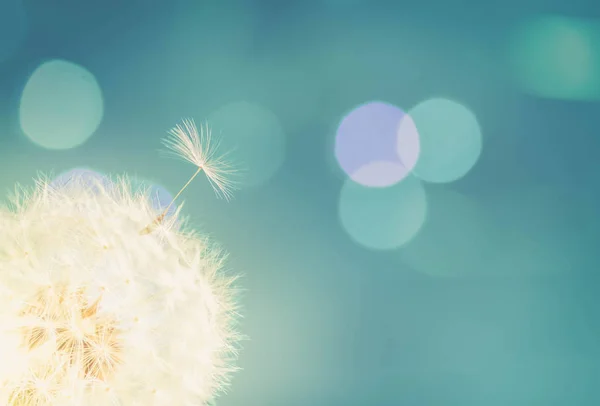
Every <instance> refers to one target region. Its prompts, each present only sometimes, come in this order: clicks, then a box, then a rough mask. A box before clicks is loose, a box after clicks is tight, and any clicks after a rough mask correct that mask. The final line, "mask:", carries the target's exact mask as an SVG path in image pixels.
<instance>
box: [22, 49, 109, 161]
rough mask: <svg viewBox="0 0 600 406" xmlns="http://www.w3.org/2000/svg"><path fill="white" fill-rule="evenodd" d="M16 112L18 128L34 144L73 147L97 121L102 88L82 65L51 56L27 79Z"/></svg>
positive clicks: (86, 134)
mask: <svg viewBox="0 0 600 406" xmlns="http://www.w3.org/2000/svg"><path fill="white" fill-rule="evenodd" d="M19 113H20V114H19V119H20V124H21V129H22V130H23V132H24V133H25V135H27V137H29V139H30V140H31V141H33V142H34V143H35V144H37V145H39V146H41V147H44V148H47V149H69V148H74V147H77V146H79V145H81V144H83V143H84V142H85V141H86V140H87V139H88V138H89V137H90V136H91V135H92V134H93V133H94V132H95V131H96V129H97V128H98V126H99V125H100V121H101V120H102V116H103V113H104V105H103V99H102V92H101V90H100V86H99V85H98V82H97V81H96V78H95V77H94V75H92V74H91V73H90V72H89V71H88V70H86V69H85V68H83V67H81V66H79V65H76V64H74V63H71V62H67V61H63V60H52V61H49V62H45V63H43V64H42V65H40V66H39V67H38V68H37V69H36V70H35V72H33V74H32V75H31V77H30V78H29V80H28V81H27V84H26V85H25V88H24V89H23V93H22V95H21V104H20V110H19Z"/></svg>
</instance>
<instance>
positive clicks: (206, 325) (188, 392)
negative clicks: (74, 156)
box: [0, 179, 239, 406]
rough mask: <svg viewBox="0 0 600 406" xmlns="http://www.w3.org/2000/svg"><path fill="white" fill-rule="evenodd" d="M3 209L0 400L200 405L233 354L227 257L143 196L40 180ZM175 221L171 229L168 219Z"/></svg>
mask: <svg viewBox="0 0 600 406" xmlns="http://www.w3.org/2000/svg"><path fill="white" fill-rule="evenodd" d="M15 203H16V204H15V207H14V208H13V209H11V210H9V209H0V405H3V406H84V405H85V406H109V405H111V406H112V405H119V406H138V405H139V406H192V405H194V406H200V405H205V404H207V402H209V401H211V399H213V398H214V396H215V395H216V394H218V393H219V392H220V391H221V390H222V389H224V387H225V386H226V385H227V384H228V381H229V376H230V373H231V372H232V371H233V370H234V369H235V367H234V366H233V363H234V361H235V358H236V355H237V352H236V346H237V343H238V340H239V336H238V335H237V333H236V330H235V322H236V319H237V317H236V315H237V313H236V305H235V301H234V296H235V295H234V294H235V288H234V285H233V282H234V279H233V278H231V277H228V276H225V275H224V274H223V269H222V268H223V260H224V256H223V255H222V254H221V252H220V251H219V250H217V249H215V248H214V247H212V246H211V245H209V244H208V242H207V241H206V240H205V239H203V238H200V237H199V236H198V235H196V234H195V233H193V232H191V231H186V230H185V229H184V228H183V227H182V226H181V218H178V214H177V215H175V216H173V217H171V218H167V219H165V221H163V222H161V224H160V225H158V226H157V227H156V229H155V230H154V231H153V232H152V233H151V234H148V235H140V233H139V231H140V229H142V228H143V227H144V226H145V225H147V224H149V223H151V222H152V221H153V220H154V219H155V218H156V214H157V212H156V210H155V209H154V208H153V207H152V206H151V204H150V202H149V199H148V196H147V195H144V194H141V193H140V194H136V193H133V192H132V191H131V188H130V187H129V184H128V182H127V181H126V180H121V181H119V182H118V183H116V184H115V185H112V186H109V187H106V186H105V185H102V184H100V183H98V184H94V185H90V184H89V183H88V184H86V181H84V180H83V179H73V181H72V182H70V183H69V184H68V185H67V186H65V187H61V188H58V189H57V188H54V187H52V186H50V185H48V184H47V183H46V182H41V181H40V182H38V184H37V186H36V188H35V190H34V191H33V192H32V193H31V194H26V195H22V196H20V197H19V198H17V199H16V201H15ZM176 224H177V226H176Z"/></svg>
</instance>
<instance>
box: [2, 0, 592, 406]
mask: <svg viewBox="0 0 600 406" xmlns="http://www.w3.org/2000/svg"><path fill="white" fill-rule="evenodd" d="M488 3H489V4H486V3H485V2H468V1H462V2H443V1H430V2H407V1H396V2H392V1H379V0H371V1H366V0H305V1H291V0H290V1H274V0H229V1H222V2H216V1H203V0H195V1H192V0H171V1H162V0H155V1H148V0H145V1H141V0H129V1H127V2H124V1H115V0H108V1H104V2H93V1H87V2H86V1H79V2H75V1H67V0H63V1H52V0H48V1H44V2H39V1H31V0H26V1H23V0H0V189H1V190H2V191H3V192H5V193H4V195H7V194H8V193H9V191H10V190H12V188H13V187H14V184H15V183H17V182H19V183H23V184H25V185H33V178H34V177H35V176H37V174H38V172H43V173H53V174H60V173H62V172H64V171H67V170H69V169H72V168H82V167H83V168H89V169H92V170H94V171H98V172H101V173H105V174H122V173H128V174H129V175H131V176H134V177H135V178H136V179H138V180H139V181H140V182H145V183H151V184H155V185H157V186H158V187H160V188H162V189H161V190H163V191H165V192H164V193H166V191H169V192H170V193H171V194H174V193H176V192H177V190H178V189H179V187H180V186H181V185H182V184H183V183H185V181H186V180H187V179H188V177H189V176H190V175H191V174H192V173H193V168H192V167H190V166H189V165H187V164H185V163H181V162H178V161H173V160H169V159H164V158H162V157H161V156H160V154H159V153H158V152H157V151H158V150H159V149H160V148H161V144H160V140H161V139H162V138H163V137H164V136H165V135H166V131H167V130H169V129H170V128H171V127H172V126H174V125H175V124H177V123H178V122H180V120H181V119H182V118H186V117H191V118H195V119H196V121H197V122H198V123H200V122H202V121H204V120H208V122H209V123H210V124H211V125H212V128H213V131H214V134H215V136H218V137H219V138H220V139H222V146H223V148H225V149H226V150H231V151H232V153H231V156H232V158H234V161H235V163H236V164H239V165H240V167H241V168H242V169H243V179H242V180H241V186H242V187H241V190H239V191H238V192H237V193H236V195H235V199H234V200H233V201H232V202H230V203H226V202H224V201H222V200H218V199H216V198H215V196H214V194H213V192H212V191H211V189H210V186H209V185H208V183H207V182H206V181H205V180H200V181H197V182H195V183H194V184H192V186H191V187H190V188H189V189H188V190H187V191H186V192H185V195H184V199H185V202H186V203H185V206H184V212H185V214H186V215H188V216H190V218H191V222H192V224H193V225H194V226H197V227H199V228H200V229H202V230H204V231H206V232H208V233H210V234H211V235H212V236H213V237H214V239H215V240H217V241H218V242H219V243H221V244H222V245H223V246H224V247H225V248H226V249H227V250H228V251H229V252H230V254H231V263H230V265H231V267H232V268H234V269H235V270H237V271H239V272H242V273H243V274H244V275H245V277H244V279H243V284H244V288H246V293H245V295H244V298H243V305H244V314H245V318H244V320H243V329H244V333H246V334H248V335H249V336H250V337H251V340H250V341H248V342H246V343H245V346H244V347H245V348H244V350H243V352H242V354H241V358H240V364H241V367H242V368H243V371H242V372H240V373H239V374H238V375H237V376H236V377H235V379H234V382H233V386H232V388H231V390H230V392H229V393H228V394H226V395H224V396H222V397H221V398H220V399H219V400H218V404H219V405H220V406H234V405H245V406H247V405H261V406H271V405H273V406H279V405H286V406H295V405H309V404H310V405H332V406H334V405H335V406H337V405H346V406H352V405H370V406H388V405H389V406H392V405H394V406H400V405H406V406H413V405H414V406H417V405H419V406H427V405H433V406H436V405H440V406H459V405H460V406H470V405H478V406H481V405H485V406H496V405H497V406H505V405H512V406H521V405H523V406H533V405H540V406H541V405H544V406H548V405H561V406H562V405H567V404H568V405H594V404H598V403H599V402H600V389H599V388H598V379H599V377H600V364H599V361H600V350H599V346H598V343H599V342H600V316H599V315H600V299H598V294H597V292H598V283H599V282H600V278H599V276H598V274H597V269H598V263H599V261H598V258H597V252H598V246H599V245H598V244H599V241H600V239H599V238H598V237H599V233H600V229H599V225H600V221H599V219H598V216H597V207H598V205H599V204H600V194H599V192H598V186H599V185H600V182H599V181H600V171H598V169H597V166H598V154H599V152H600V141H599V137H598V134H599V133H598V128H599V122H600V7H599V6H598V5H597V4H594V2H592V1H585V0H572V1H569V2H564V1H558V0H544V1H542V0H523V1H507V2H488ZM376 101H381V102H384V103H387V104H388V105H392V106H394V108H395V109H398V111H402V112H405V113H407V116H406V117H411V118H412V120H414V126H413V127H415V128H416V131H417V132H418V133H419V136H420V145H421V150H420V157H419V160H418V162H417V163H416V166H415V167H414V171H413V172H412V173H410V174H408V175H407V176H404V175H402V176H400V175H398V173H395V174H394V173H390V172H389V171H390V170H392V171H393V168H392V166H393V165H392V166H390V165H388V166H387V167H386V168H387V169H385V168H384V169H381V168H382V167H384V166H385V165H383V166H381V167H378V168H379V169H377V168H375V169H373V168H374V167H368V164H370V163H371V161H373V159H372V158H374V157H372V156H371V157H368V159H367V158H364V159H363V162H362V163H361V165H359V166H360V169H361V170H363V172H361V175H360V176H366V175H364V174H365V173H366V172H364V171H368V170H371V172H369V174H370V175H369V176H371V178H370V179H371V180H372V181H373V182H374V183H377V182H379V181H381V179H383V178H378V176H388V177H390V178H394V176H396V175H398V176H397V177H398V178H396V179H392V181H390V182H389V184H385V185H381V184H380V185H373V184H371V185H369V184H366V185H365V184H361V182H357V181H356V179H357V178H356V177H357V176H358V175H357V174H356V173H355V172H352V173H348V170H345V169H344V168H345V167H344V164H343V162H342V161H343V160H344V159H345V158H348V156H346V157H344V156H340V154H341V153H338V154H337V155H336V151H337V152H339V151H340V148H342V146H343V145H342V144H344V143H346V144H344V145H346V147H347V148H346V151H350V152H345V153H346V154H350V155H351V156H350V158H352V159H354V158H356V157H358V158H360V159H362V158H361V154H362V153H363V152H364V151H366V150H368V149H369V148H370V147H369V146H370V145H371V146H372V145H375V144H377V143H380V144H381V145H379V144H377V146H378V148H379V149H380V150H381V151H383V152H381V154H382V155H386V154H388V155H389V153H390V151H395V150H396V148H397V147H398V146H397V145H395V144H394V143H393V142H394V141H393V140H392V144H389V143H388V144H385V142H388V141H385V142H384V141H383V138H382V137H378V135H380V134H381V133H382V131H383V130H381V129H379V128H378V127H377V123H380V122H383V121H380V120H379V119H378V118H377V114H380V112H381V110H376V109H375V110H376V112H375V113H373V114H374V115H371V116H369V117H370V118H369V120H371V121H369V120H367V121H368V122H367V124H366V127H365V128H366V129H361V130H360V131H361V134H360V135H361V136H362V141H361V142H363V143H366V144H361V145H362V147H361V146H359V145H358V144H353V141H351V140H350V141H348V139H349V138H348V137H346V138H344V137H345V135H344V133H342V132H341V128H342V127H341V125H340V123H341V121H342V119H343V118H344V117H346V116H348V115H349V114H350V115H352V114H354V113H351V112H353V111H354V112H356V111H357V110H355V109H357V107H359V106H361V105H364V104H365V103H372V102H376ZM371 106H375V107H376V108H379V107H377V106H379V105H376V104H375V105H374V104H371ZM400 109H401V110H400ZM359 110H360V109H359ZM378 112H379V113H378ZM398 114H403V113H398ZM403 120H405V119H403ZM407 122H408V121H403V123H407ZM349 123H350V124H348V126H350V127H349V128H350V130H349V131H351V130H352V129H356V128H358V127H356V125H354V124H352V122H350V121H349ZM369 125H371V126H372V127H369ZM353 126H354V127H353ZM338 127H339V128H340V130H339V131H338ZM370 128H372V130H371V129H370ZM411 128H412V127H411ZM357 131H358V130H357ZM394 131H395V129H394ZM394 134H396V133H395V132H394ZM348 143H349V144H348ZM365 145H366V146H367V147H364V146H365ZM398 148H400V147H398ZM400 152H402V151H400ZM342 155H343V154H342ZM350 158H349V159H350ZM375 158H377V157H375ZM375 160H377V159H375ZM384 161H385V159H384ZM386 162H387V161H386ZM363 164H365V165H367V166H364V165H363ZM365 168H366V169H365ZM390 168H392V169H390ZM380 169H381V171H380V172H378V171H379V170H380ZM386 170H387V171H388V172H385V171H386ZM399 178H403V179H400V180H399ZM353 179H354V180H353ZM386 179H387V178H386ZM369 186H377V187H369ZM0 362H1V361H0Z"/></svg>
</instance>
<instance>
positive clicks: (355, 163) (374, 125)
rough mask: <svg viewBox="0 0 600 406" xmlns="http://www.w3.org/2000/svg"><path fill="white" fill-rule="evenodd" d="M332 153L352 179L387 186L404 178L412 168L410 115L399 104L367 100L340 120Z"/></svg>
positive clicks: (415, 151) (414, 140)
mask: <svg viewBox="0 0 600 406" xmlns="http://www.w3.org/2000/svg"><path fill="white" fill-rule="evenodd" d="M335 156H336V159H337V161H338V163H339V165H340V167H341V168H342V170H343V171H344V172H345V173H346V174H347V175H348V176H350V178H351V179H352V180H353V181H355V182H356V183H359V184H361V185H364V186H369V187H387V186H391V185H393V184H395V183H398V182H399V181H401V180H402V179H404V177H406V175H407V174H408V173H410V171H411V170H412V169H413V168H414V166H415V164H416V162H417V159H418V156H419V136H418V133H417V130H416V127H415V126H414V123H413V122H412V119H411V118H410V117H409V116H408V115H407V114H405V113H404V112H403V111H402V110H401V109H400V108H398V107H396V106H393V105H391V104H387V103H383V102H371V103H367V104H363V105H361V106H359V107H357V108H356V109H354V110H352V111H351V112H350V113H349V114H348V115H347V116H346V117H344V119H343V120H342V121H341V123H340V125H339V127H338V130H337V134H336V139H335ZM366 167H368V170H365V168H366Z"/></svg>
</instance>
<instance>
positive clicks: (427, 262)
mask: <svg viewBox="0 0 600 406" xmlns="http://www.w3.org/2000/svg"><path fill="white" fill-rule="evenodd" d="M438 188H439V186H433V185H432V186H431V187H430V188H428V189H427V202H428V211H427V219H426V221H425V223H424V225H423V228H422V229H421V231H420V232H419V235H418V236H417V237H416V238H414V239H413V240H412V241H410V242H409V243H408V244H406V245H405V246H403V247H402V248H401V249H400V250H399V251H398V254H399V258H400V259H401V261H402V262H403V263H405V264H407V265H409V266H411V267H412V268H413V269H415V270H416V271H419V272H422V273H424V274H428V275H432V276H462V275H472V274H477V273H485V272H487V265H488V263H489V262H488V261H491V260H492V257H493V255H494V252H495V250H496V233H495V231H494V229H493V228H492V225H491V221H490V219H489V218H488V216H487V213H486V211H485V210H484V208H483V207H482V206H481V205H480V204H479V203H478V202H477V201H475V200H473V199H471V198H469V197H467V196H465V195H462V194H460V193H458V192H455V191H453V190H447V189H438Z"/></svg>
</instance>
